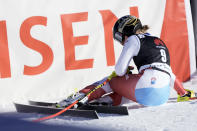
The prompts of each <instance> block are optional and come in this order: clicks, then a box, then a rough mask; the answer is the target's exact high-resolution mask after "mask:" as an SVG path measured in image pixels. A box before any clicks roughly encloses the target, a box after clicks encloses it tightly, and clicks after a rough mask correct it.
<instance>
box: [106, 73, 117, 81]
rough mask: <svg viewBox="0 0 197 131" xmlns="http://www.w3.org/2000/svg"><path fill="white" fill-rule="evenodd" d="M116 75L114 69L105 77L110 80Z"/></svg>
mask: <svg viewBox="0 0 197 131" xmlns="http://www.w3.org/2000/svg"><path fill="white" fill-rule="evenodd" d="M116 76H117V75H116V72H115V71H113V72H112V73H111V75H110V76H109V77H108V78H107V79H108V80H111V79H112V78H113V77H116Z"/></svg>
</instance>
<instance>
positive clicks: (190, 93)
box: [177, 89, 197, 102]
mask: <svg viewBox="0 0 197 131" xmlns="http://www.w3.org/2000/svg"><path fill="white" fill-rule="evenodd" d="M185 90H186V91H187V93H186V94H185V95H183V96H180V95H178V97H177V101H178V102H183V101H189V100H190V99H192V98H195V97H197V93H195V92H194V91H192V90H188V89H185Z"/></svg>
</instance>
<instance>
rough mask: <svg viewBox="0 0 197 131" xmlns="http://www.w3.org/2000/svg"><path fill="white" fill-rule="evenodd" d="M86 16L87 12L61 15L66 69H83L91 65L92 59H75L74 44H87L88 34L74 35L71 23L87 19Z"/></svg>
mask: <svg viewBox="0 0 197 131" xmlns="http://www.w3.org/2000/svg"><path fill="white" fill-rule="evenodd" d="M87 18H88V12H83V13H74V14H64V15H61V22H62V31H63V39H64V49H65V66H66V67H65V69H66V70H75V69H85V68H92V67H93V61H94V59H84V60H76V59H75V46H77V45H85V44H87V43H88V36H78V37H74V36H73V28H72V23H73V22H80V21H87Z"/></svg>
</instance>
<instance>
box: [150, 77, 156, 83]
mask: <svg viewBox="0 0 197 131" xmlns="http://www.w3.org/2000/svg"><path fill="white" fill-rule="evenodd" d="M156 80H157V79H156V78H155V77H152V78H151V84H152V85H153V84H155V83H156Z"/></svg>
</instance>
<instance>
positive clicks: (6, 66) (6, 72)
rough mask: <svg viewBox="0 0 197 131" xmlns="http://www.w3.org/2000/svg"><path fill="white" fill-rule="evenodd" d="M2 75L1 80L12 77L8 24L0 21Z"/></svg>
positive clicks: (0, 67)
mask: <svg viewBox="0 0 197 131" xmlns="http://www.w3.org/2000/svg"><path fill="white" fill-rule="evenodd" d="M0 73H1V78H7V77H11V71H10V58H9V50H8V39H7V30H6V22H5V21H0Z"/></svg>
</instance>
